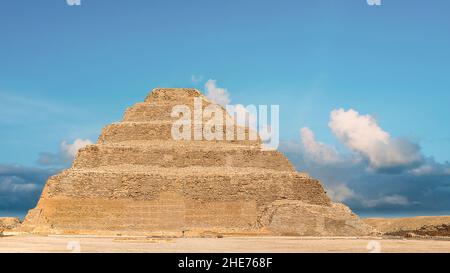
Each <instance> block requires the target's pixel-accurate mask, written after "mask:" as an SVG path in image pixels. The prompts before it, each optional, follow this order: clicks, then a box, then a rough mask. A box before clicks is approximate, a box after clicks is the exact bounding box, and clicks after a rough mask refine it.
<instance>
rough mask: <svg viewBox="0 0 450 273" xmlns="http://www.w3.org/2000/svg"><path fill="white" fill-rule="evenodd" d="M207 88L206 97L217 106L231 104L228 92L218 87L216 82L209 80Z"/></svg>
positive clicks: (206, 84)
mask: <svg viewBox="0 0 450 273" xmlns="http://www.w3.org/2000/svg"><path fill="white" fill-rule="evenodd" d="M205 88H206V97H207V98H208V99H210V100H211V101H212V102H214V103H215V104H219V105H222V106H225V105H227V104H230V102H231V100H230V94H229V93H228V90H227V89H225V88H220V87H218V86H217V81H216V80H212V79H209V80H208V81H207V82H206V83H205Z"/></svg>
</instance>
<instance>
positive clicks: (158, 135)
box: [98, 121, 261, 146]
mask: <svg viewBox="0 0 450 273" xmlns="http://www.w3.org/2000/svg"><path fill="white" fill-rule="evenodd" d="M172 127H173V123H172V122H164V121H154V122H119V123H113V124H111V125H109V126H107V127H105V128H104V129H103V131H102V134H101V135H100V137H99V140H98V143H99V144H109V143H117V142H123V141H132V140H137V141H143V140H174V137H173V135H172ZM220 128H221V129H222V130H221V131H222V133H223V139H222V140H207V139H205V137H204V134H203V127H201V126H200V127H199V128H195V126H194V125H192V126H191V134H190V140H195V141H206V142H228V143H233V144H239V145H256V146H259V145H261V141H260V140H259V139H257V140H252V139H250V137H249V135H250V130H249V129H248V128H244V129H243V130H242V132H244V135H243V138H242V139H243V140H240V139H238V137H237V136H238V133H240V132H241V131H240V130H241V129H240V128H239V129H238V128H237V127H235V126H233V127H226V126H221V127H220ZM194 131H196V132H197V133H198V134H199V135H200V140H197V139H195V135H194ZM227 132H230V134H231V135H232V136H233V137H232V138H231V140H227V139H226V133H227ZM233 133H234V134H233ZM177 141H178V140H177Z"/></svg>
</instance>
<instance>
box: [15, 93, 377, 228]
mask: <svg viewBox="0 0 450 273" xmlns="http://www.w3.org/2000/svg"><path fill="white" fill-rule="evenodd" d="M196 97H197V98H200V99H201V100H202V102H203V103H204V105H203V107H205V106H206V105H209V104H211V103H210V102H209V101H208V100H207V99H206V98H205V97H204V96H203V95H202V94H201V93H200V92H199V91H198V90H195V89H155V90H154V91H153V92H152V93H151V94H150V95H148V96H147V98H146V100H145V102H143V103H138V104H137V105H135V106H133V107H131V108H129V109H128V110H127V111H126V113H125V116H124V119H123V121H122V122H118V123H114V124H112V125H109V126H107V127H106V128H105V129H104V130H103V132H102V134H101V136H100V137H99V141H98V144H96V145H90V146H88V147H86V148H84V149H82V150H80V151H79V153H78V156H77V158H76V159H75V161H74V163H73V166H72V167H71V168H70V169H68V170H65V171H63V172H62V173H60V174H58V175H55V176H53V177H51V178H50V179H49V181H48V182H47V184H46V186H45V188H44V191H43V193H42V196H41V198H40V200H39V203H38V204H37V206H36V208H35V209H33V210H31V211H30V212H29V213H28V215H27V217H26V218H25V220H24V223H23V224H22V226H21V227H20V229H19V231H21V232H31V233H43V234H141V235H166V236H201V235H202V234H205V233H220V234H280V235H290V234H295V235H345V236H347V235H353V234H355V235H356V234H357V235H363V234H368V233H369V232H370V230H369V229H366V226H365V225H364V224H362V223H361V222H360V221H359V220H358V218H357V217H356V216H355V215H353V214H352V213H351V211H350V210H349V209H347V208H345V207H342V206H341V205H337V204H333V203H332V202H331V201H330V199H329V198H328V197H327V195H326V193H325V191H324V189H323V187H322V186H321V184H320V182H319V181H317V180H315V179H312V178H310V177H309V176H308V175H305V174H299V173H297V172H296V170H295V169H294V167H293V166H292V164H291V163H290V162H289V161H288V160H287V158H286V157H285V156H284V155H282V154H281V153H279V152H278V151H265V150H263V149H262V148H261V141H260V140H259V139H256V140H232V141H229V140H216V141H206V140H201V141H193V140H192V141H175V140H173V138H172V136H171V126H172V123H173V122H174V120H176V119H174V118H172V117H171V115H170V112H171V109H172V107H173V106H175V105H180V104H185V105H188V106H190V107H192V105H193V99H194V98H196ZM235 129H236V128H235ZM223 130H224V131H225V128H223ZM245 130H246V132H247V133H248V132H249V130H248V128H245Z"/></svg>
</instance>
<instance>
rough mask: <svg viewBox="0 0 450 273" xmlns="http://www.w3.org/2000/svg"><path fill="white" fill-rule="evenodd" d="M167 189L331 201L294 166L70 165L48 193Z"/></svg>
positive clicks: (108, 194)
mask: <svg viewBox="0 0 450 273" xmlns="http://www.w3.org/2000/svg"><path fill="white" fill-rule="evenodd" d="M281 181H283V183H280V182H281ZM167 191H170V192H176V193H179V194H180V195H182V196H184V197H185V198H188V199H193V200H197V201H204V202H209V201H210V202H213V201H236V200H256V201H257V202H258V203H260V204H265V203H270V202H273V201H275V200H280V199H291V200H302V201H304V202H307V203H311V204H321V205H328V204H329V203H330V200H329V199H328V197H327V196H326V194H325V192H324V190H323V188H322V186H321V185H320V183H319V182H318V181H317V180H315V179H311V178H309V177H307V176H304V175H300V174H297V173H295V172H275V171H270V170H265V169H258V168H225V167H189V168H161V167H149V166H146V167H142V166H135V165H120V166H112V167H100V168H95V169H89V170H83V169H69V170H67V171H64V172H63V173H61V174H60V175H57V176H54V177H52V178H51V179H50V180H49V183H47V186H46V188H45V190H44V193H43V196H45V198H55V197H59V196H65V197H72V198H81V199H84V198H107V199H121V198H125V199H126V198H129V199H130V200H155V199H157V198H158V196H159V195H160V194H161V193H163V192H167Z"/></svg>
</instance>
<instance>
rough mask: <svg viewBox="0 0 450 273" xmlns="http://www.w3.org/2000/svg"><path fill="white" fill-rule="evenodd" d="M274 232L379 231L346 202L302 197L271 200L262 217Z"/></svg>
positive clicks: (332, 233) (346, 233) (340, 233)
mask: <svg viewBox="0 0 450 273" xmlns="http://www.w3.org/2000/svg"><path fill="white" fill-rule="evenodd" d="M259 222H260V225H261V226H264V227H267V228H268V229H269V230H270V232H271V233H275V234H277V235H290V236H363V235H367V234H371V233H374V232H375V229H374V228H373V227H372V226H369V225H367V224H365V223H364V222H363V221H362V220H361V219H359V218H358V216H356V215H355V214H353V213H352V212H351V210H350V209H349V208H348V207H346V206H345V205H343V204H338V203H332V204H331V205H330V206H321V205H314V204H308V203H305V202H303V201H298V200H282V201H275V202H273V203H271V204H270V205H269V206H268V207H267V208H266V209H265V210H264V211H263V213H262V214H261V216H260V218H259Z"/></svg>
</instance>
